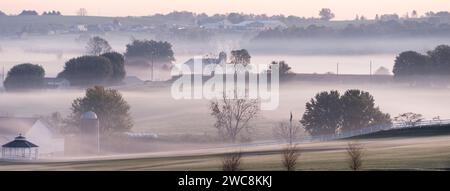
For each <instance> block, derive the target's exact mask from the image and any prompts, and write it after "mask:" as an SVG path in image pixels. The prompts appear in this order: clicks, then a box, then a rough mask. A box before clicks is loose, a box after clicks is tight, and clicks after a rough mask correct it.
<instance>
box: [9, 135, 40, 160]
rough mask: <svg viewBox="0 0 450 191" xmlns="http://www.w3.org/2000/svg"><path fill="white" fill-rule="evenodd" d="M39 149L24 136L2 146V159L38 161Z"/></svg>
mask: <svg viewBox="0 0 450 191" xmlns="http://www.w3.org/2000/svg"><path fill="white" fill-rule="evenodd" d="M38 148H39V147H38V146H37V145H35V144H33V143H31V142H29V141H27V140H26V138H25V137H23V136H22V135H19V136H17V137H16V138H15V139H14V140H13V141H11V142H9V143H6V144H4V145H3V146H2V158H3V159H9V160H36V159H37V158H38V151H39V149H38Z"/></svg>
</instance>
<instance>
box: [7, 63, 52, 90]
mask: <svg viewBox="0 0 450 191" xmlns="http://www.w3.org/2000/svg"><path fill="white" fill-rule="evenodd" d="M44 77H45V70H44V68H42V66H39V65H34V64H30V63H25V64H19V65H16V66H14V67H12V68H11V70H9V72H8V74H7V76H6V79H5V81H4V82H3V84H4V87H5V89H6V90H7V91H20V90H31V89H39V88H42V87H43V86H44Z"/></svg>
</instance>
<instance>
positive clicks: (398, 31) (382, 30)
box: [255, 20, 450, 40]
mask: <svg viewBox="0 0 450 191" xmlns="http://www.w3.org/2000/svg"><path fill="white" fill-rule="evenodd" d="M449 34H450V24H448V23H441V22H432V21H431V20H430V21H419V20H387V21H384V20H380V21H376V22H369V23H361V24H358V23H352V24H348V25H347V26H345V27H343V28H336V27H332V26H322V25H315V24H312V25H309V26H306V27H297V26H293V27H289V28H286V29H269V30H265V31H262V32H260V33H259V34H258V35H257V36H256V37H255V39H256V40H262V39H292V38H311V37H371V36H387V37H396V36H401V37H404V36H430V35H433V36H448V35H449Z"/></svg>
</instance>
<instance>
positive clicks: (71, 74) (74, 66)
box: [58, 56, 113, 86]
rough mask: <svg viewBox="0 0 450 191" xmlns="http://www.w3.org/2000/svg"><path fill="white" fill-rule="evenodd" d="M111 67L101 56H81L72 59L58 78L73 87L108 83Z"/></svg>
mask: <svg viewBox="0 0 450 191" xmlns="http://www.w3.org/2000/svg"><path fill="white" fill-rule="evenodd" d="M112 74H113V66H112V64H111V62H110V60H109V59H108V58H105V57H102V56H81V57H78V58H72V59H70V60H69V61H68V62H66V65H65V66H64V70H63V71H62V72H61V73H59V74H58V77H61V78H65V79H67V80H69V81H70V84H71V85H74V86H89V85H98V84H106V83H109V82H110V79H111V76H112Z"/></svg>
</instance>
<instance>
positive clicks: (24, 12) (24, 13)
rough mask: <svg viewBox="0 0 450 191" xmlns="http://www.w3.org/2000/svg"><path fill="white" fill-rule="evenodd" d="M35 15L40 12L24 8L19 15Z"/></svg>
mask: <svg viewBox="0 0 450 191" xmlns="http://www.w3.org/2000/svg"><path fill="white" fill-rule="evenodd" d="M34 15H39V13H38V12H36V11H35V10H23V11H22V12H21V13H20V14H19V16H34Z"/></svg>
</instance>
